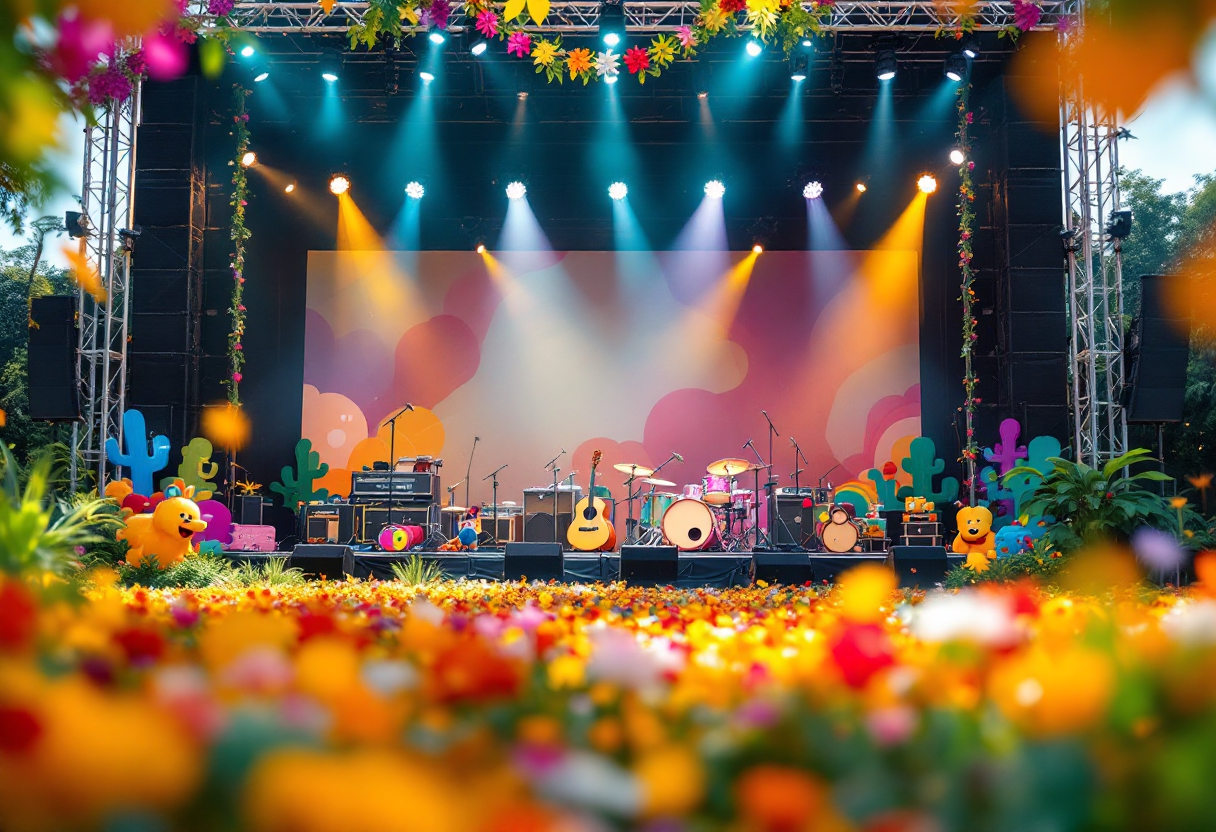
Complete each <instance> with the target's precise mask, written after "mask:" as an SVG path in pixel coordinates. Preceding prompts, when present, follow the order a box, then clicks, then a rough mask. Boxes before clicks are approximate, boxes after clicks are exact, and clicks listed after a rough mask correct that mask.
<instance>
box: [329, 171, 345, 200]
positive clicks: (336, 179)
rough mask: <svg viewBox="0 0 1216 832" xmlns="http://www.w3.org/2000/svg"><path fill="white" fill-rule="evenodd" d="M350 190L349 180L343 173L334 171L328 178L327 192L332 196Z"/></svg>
mask: <svg viewBox="0 0 1216 832" xmlns="http://www.w3.org/2000/svg"><path fill="white" fill-rule="evenodd" d="M349 190H350V180H349V179H347V178H346V177H345V176H344V175H343V174H340V173H335V174H334V175H333V176H332V177H330V180H329V192H330V193H331V194H333V195H334V196H341V195H342V194H344V193H346V192H347V191H349Z"/></svg>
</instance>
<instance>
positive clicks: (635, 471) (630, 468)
mask: <svg viewBox="0 0 1216 832" xmlns="http://www.w3.org/2000/svg"><path fill="white" fill-rule="evenodd" d="M612 467H613V468H615V469H616V470H617V471H620V472H621V473H622V474H632V475H633V476H635V477H649V476H651V475H652V474H653V473H654V469H653V468H647V467H646V466H645V465H634V464H633V463H631V462H618V463H617V464H616V465H613V466H612Z"/></svg>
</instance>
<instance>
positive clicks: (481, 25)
mask: <svg viewBox="0 0 1216 832" xmlns="http://www.w3.org/2000/svg"><path fill="white" fill-rule="evenodd" d="M477 31H478V32H480V33H481V36H482V37H486V38H493V37H497V36H498V15H497V14H496V13H495V12H494V11H492V10H490V9H486V10H485V11H483V12H479V13H478V14H477Z"/></svg>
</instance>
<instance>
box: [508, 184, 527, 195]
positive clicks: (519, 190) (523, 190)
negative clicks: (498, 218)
mask: <svg viewBox="0 0 1216 832" xmlns="http://www.w3.org/2000/svg"><path fill="white" fill-rule="evenodd" d="M527 195H528V188H527V186H525V185H524V183H523V182H520V181H518V180H517V181H515V182H511V183H509V184H508V185H507V199H523V198H524V197H525V196H527Z"/></svg>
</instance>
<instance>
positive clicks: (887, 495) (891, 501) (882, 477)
mask: <svg viewBox="0 0 1216 832" xmlns="http://www.w3.org/2000/svg"><path fill="white" fill-rule="evenodd" d="M888 471H890V476H886V473H887V472H888ZM866 479H868V480H869V481H870V482H872V483H874V490H875V491H877V492H878V502H879V503H881V504H882V506H883V508H885V509H886V510H888V511H891V510H892V509H894V508H895V507H896V503H895V492H896V491H897V490H898V489H899V484H898V483H897V482H895V465H894V463H891V462H888V463H887V464H886V465H884V466H883V470H882V471H879V470H878V469H877V468H871V469H870V470H869V471H866Z"/></svg>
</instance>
